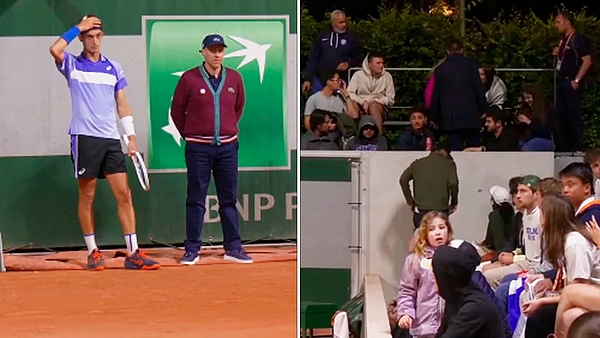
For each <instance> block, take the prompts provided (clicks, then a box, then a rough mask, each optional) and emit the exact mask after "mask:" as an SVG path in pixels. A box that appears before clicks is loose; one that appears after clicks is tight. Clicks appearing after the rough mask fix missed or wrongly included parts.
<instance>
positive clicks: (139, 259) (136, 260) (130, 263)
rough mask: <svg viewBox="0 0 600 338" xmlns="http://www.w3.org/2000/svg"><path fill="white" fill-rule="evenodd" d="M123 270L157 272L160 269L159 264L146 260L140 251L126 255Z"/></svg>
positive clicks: (146, 257)
mask: <svg viewBox="0 0 600 338" xmlns="http://www.w3.org/2000/svg"><path fill="white" fill-rule="evenodd" d="M125 269H127V270H157V269H160V264H159V263H158V262H156V261H153V260H152V259H150V258H148V256H146V254H145V253H144V252H143V251H141V250H140V249H137V250H135V252H134V253H132V254H130V255H127V257H126V258H125Z"/></svg>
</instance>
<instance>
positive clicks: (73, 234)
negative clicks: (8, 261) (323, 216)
mask: <svg viewBox="0 0 600 338" xmlns="http://www.w3.org/2000/svg"><path fill="white" fill-rule="evenodd" d="M291 158H292V168H291V170H289V171H271V172H252V171H246V172H240V173H239V189H238V192H239V196H240V197H239V198H238V200H239V201H240V202H242V203H244V196H243V195H244V194H247V195H248V196H247V201H248V203H247V204H245V205H244V206H245V207H246V208H247V210H248V216H249V221H242V222H241V236H242V239H244V240H259V239H267V238H269V239H277V240H282V239H292V240H294V239H296V222H297V221H296V210H295V209H293V210H291V211H292V214H291V216H292V218H291V219H286V218H287V217H286V207H288V208H289V207H290V205H289V204H290V203H286V194H294V193H295V192H296V190H297V189H296V182H297V178H296V152H295V151H293V152H292V154H291ZM130 162H131V161H128V163H129V164H131V163H130ZM72 171H73V166H72V164H71V160H70V158H69V156H39V157H0V196H2V197H1V198H0V231H2V237H3V239H4V245H5V247H14V246H19V245H25V244H27V243H32V244H33V246H34V247H38V248H39V247H68V246H80V245H82V243H83V240H82V239H81V230H80V227H79V222H78V220H77V182H76V180H75V178H73V174H72ZM129 174H130V175H129V176H130V178H129V182H130V184H131V187H132V192H133V202H134V206H135V208H136V215H137V224H138V237H139V241H140V243H142V244H147V243H150V238H153V239H155V240H158V241H160V242H165V243H180V242H182V241H183V239H184V238H185V232H184V231H185V196H186V178H185V174H183V173H177V174H151V175H150V181H151V190H150V191H149V192H145V191H143V190H142V189H141V188H140V186H139V183H138V181H137V178H136V177H135V174H134V173H133V168H132V167H131V166H130V167H129ZM255 194H270V195H272V196H273V197H274V199H275V205H274V206H273V208H272V209H270V210H264V211H262V212H261V213H260V214H261V219H260V220H259V221H257V220H256V217H257V214H258V213H256V212H255V203H254V202H255ZM209 195H215V190H214V185H213V184H211V187H210V189H209ZM287 200H288V202H291V203H292V204H293V205H296V204H297V202H296V197H295V196H294V197H293V198H292V196H290V197H288V199H287ZM266 202H267V200H266V199H265V198H263V199H262V200H261V203H262V204H263V205H264V204H266ZM94 203H95V204H94V207H95V210H96V219H95V220H96V228H97V232H96V237H97V239H98V242H99V244H101V245H121V244H122V242H123V237H122V231H121V226H120V223H119V220H118V218H117V210H116V203H115V201H114V197H113V195H112V192H111V191H110V188H109V186H108V183H107V182H106V181H105V180H102V181H100V182H99V184H98V190H97V194H96V199H95V202H94ZM215 203H216V201H214V200H213V202H212V203H211V206H212V205H214V204H215ZM286 204H287V206H286ZM208 208H209V207H208V206H207V209H208ZM288 210H289V209H288ZM207 212H208V211H207ZM210 215H211V217H213V218H214V217H216V216H217V212H216V211H214V210H213V211H210ZM211 237H212V241H213V242H220V241H222V234H221V228H220V224H219V223H207V224H206V225H205V227H204V232H203V236H202V238H203V239H204V240H208V239H209V238H211Z"/></svg>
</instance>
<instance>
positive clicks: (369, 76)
mask: <svg viewBox="0 0 600 338" xmlns="http://www.w3.org/2000/svg"><path fill="white" fill-rule="evenodd" d="M348 93H349V94H350V99H351V100H352V101H351V103H352V105H354V109H355V110H357V111H360V112H361V113H362V114H366V115H371V116H372V117H373V118H374V119H375V124H376V125H377V128H379V130H383V120H384V117H385V115H386V112H387V110H388V108H389V107H390V106H391V105H393V104H394V99H395V97H396V90H395V89H394V79H393V78H392V74H390V73H389V72H386V71H385V67H384V59H383V55H381V54H378V53H372V54H369V55H367V57H366V58H365V59H364V61H363V64H362V70H359V71H357V72H356V73H354V75H352V79H350V83H349V84H348Z"/></svg>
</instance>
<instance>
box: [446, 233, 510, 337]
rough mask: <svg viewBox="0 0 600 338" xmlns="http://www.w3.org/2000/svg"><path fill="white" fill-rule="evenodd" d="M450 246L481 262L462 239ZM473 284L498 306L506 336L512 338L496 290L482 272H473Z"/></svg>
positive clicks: (456, 240) (474, 260)
mask: <svg viewBox="0 0 600 338" xmlns="http://www.w3.org/2000/svg"><path fill="white" fill-rule="evenodd" d="M450 246H451V247H454V248H457V249H458V250H460V251H463V252H465V253H466V254H467V255H469V256H473V257H471V259H472V260H473V262H479V261H481V259H480V257H476V256H475V253H476V252H475V251H473V250H472V247H473V245H472V244H471V243H468V242H466V241H464V240H461V239H455V240H452V241H451V242H450ZM471 282H472V284H473V285H475V286H477V287H478V288H479V289H480V290H481V291H483V293H485V294H486V295H487V296H488V298H489V299H490V300H491V301H492V302H493V303H494V305H496V309H497V310H498V313H499V314H500V319H501V321H502V327H503V328H504V335H505V337H506V338H512V330H511V328H510V324H509V322H508V318H507V317H506V316H504V315H503V314H504V313H505V312H506V310H504V309H503V308H502V306H503V304H502V303H501V302H500V301H499V300H498V299H497V298H496V295H495V293H494V290H492V288H491V287H490V285H489V284H488V282H487V280H486V279H485V277H484V276H483V274H482V273H481V271H475V272H473V275H472V276H471Z"/></svg>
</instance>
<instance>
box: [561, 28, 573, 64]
mask: <svg viewBox="0 0 600 338" xmlns="http://www.w3.org/2000/svg"><path fill="white" fill-rule="evenodd" d="M574 34H575V30H573V31H572V32H571V33H570V34H569V35H568V36H567V41H566V42H565V43H564V44H563V41H565V40H560V44H559V45H558V53H559V56H560V62H561V63H562V61H563V59H564V58H565V50H566V49H567V46H568V45H569V42H571V38H572V37H573V35H574Z"/></svg>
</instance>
